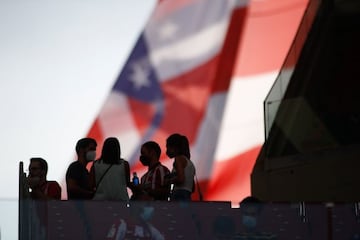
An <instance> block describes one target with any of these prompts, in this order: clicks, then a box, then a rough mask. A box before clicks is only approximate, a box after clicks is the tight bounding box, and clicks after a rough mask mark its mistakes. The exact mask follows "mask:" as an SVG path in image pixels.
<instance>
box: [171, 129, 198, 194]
mask: <svg viewBox="0 0 360 240" xmlns="http://www.w3.org/2000/svg"><path fill="white" fill-rule="evenodd" d="M166 155H167V156H168V157H169V158H173V159H174V163H173V169H172V171H171V172H172V174H171V175H170V176H168V177H167V181H168V182H170V183H171V184H174V188H173V190H172V193H171V196H170V201H191V194H192V193H193V192H194V190H195V181H194V178H195V166H194V164H193V162H192V161H191V160H190V146H189V141H188V139H187V137H186V136H184V135H180V134H178V133H174V134H172V135H170V136H169V137H168V138H167V139H166Z"/></svg>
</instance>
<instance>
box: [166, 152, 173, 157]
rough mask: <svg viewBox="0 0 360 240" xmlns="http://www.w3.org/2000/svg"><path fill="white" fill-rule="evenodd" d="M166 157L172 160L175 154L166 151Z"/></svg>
mask: <svg viewBox="0 0 360 240" xmlns="http://www.w3.org/2000/svg"><path fill="white" fill-rule="evenodd" d="M166 155H167V156H168V157H169V158H174V157H175V154H174V153H173V152H171V151H166Z"/></svg>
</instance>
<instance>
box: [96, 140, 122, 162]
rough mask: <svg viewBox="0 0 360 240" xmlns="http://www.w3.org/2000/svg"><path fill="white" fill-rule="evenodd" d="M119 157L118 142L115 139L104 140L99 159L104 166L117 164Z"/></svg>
mask: <svg viewBox="0 0 360 240" xmlns="http://www.w3.org/2000/svg"><path fill="white" fill-rule="evenodd" d="M120 156H121V149H120V142H119V140H118V139H117V138H115V137H109V138H107V139H105V141H104V145H103V148H102V151H101V157H100V159H101V160H102V161H103V162H104V163H106V164H119V163H120V159H121V158H120Z"/></svg>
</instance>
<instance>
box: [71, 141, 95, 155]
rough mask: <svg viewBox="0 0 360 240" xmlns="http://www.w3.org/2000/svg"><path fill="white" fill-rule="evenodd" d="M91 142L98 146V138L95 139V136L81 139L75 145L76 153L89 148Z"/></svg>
mask: <svg viewBox="0 0 360 240" xmlns="http://www.w3.org/2000/svg"><path fill="white" fill-rule="evenodd" d="M91 144H95V146H97V143H96V140H95V139H93V138H82V139H80V140H79V141H77V143H76V147H75V150H76V153H79V152H80V149H84V148H87V147H88V146H90V145H91Z"/></svg>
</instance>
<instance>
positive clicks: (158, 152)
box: [142, 141, 161, 158]
mask: <svg viewBox="0 0 360 240" xmlns="http://www.w3.org/2000/svg"><path fill="white" fill-rule="evenodd" d="M142 146H143V147H145V148H147V149H152V150H154V151H155V153H156V156H157V158H160V155H161V148H160V146H159V144H158V143H157V142H154V141H148V142H146V143H144V144H143V145H142Z"/></svg>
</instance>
